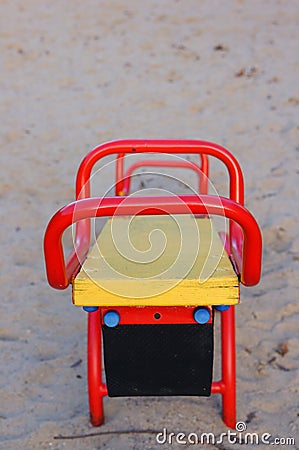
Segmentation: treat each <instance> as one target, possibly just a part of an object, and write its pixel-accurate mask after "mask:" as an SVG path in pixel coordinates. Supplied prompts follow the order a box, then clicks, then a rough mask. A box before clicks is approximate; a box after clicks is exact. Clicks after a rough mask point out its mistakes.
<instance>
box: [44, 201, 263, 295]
mask: <svg viewBox="0 0 299 450" xmlns="http://www.w3.org/2000/svg"><path fill="white" fill-rule="evenodd" d="M190 213H192V214H205V215H206V214H209V215H210V214H214V215H219V216H225V217H227V218H229V219H231V220H233V221H234V222H236V223H237V224H238V225H239V226H240V227H241V229H242V231H243V245H242V254H240V252H239V248H240V245H236V246H233V247H232V249H231V250H232V252H233V253H234V255H233V256H234V257H235V261H236V262H237V265H238V270H239V273H240V277H241V282H242V283H243V284H244V285H246V286H252V285H255V284H257V283H258V282H259V279H260V274H261V259H262V237H261V233H260V230H259V227H258V224H257V222H256V221H255V219H254V217H253V216H252V214H251V213H250V212H249V211H248V210H246V209H245V208H244V207H243V206H241V205H240V204H238V203H236V202H234V201H232V200H230V199H227V198H224V197H215V196H211V195H201V196H196V195H178V196H167V197H162V196H161V197H107V198H87V199H83V200H79V201H76V202H73V203H70V204H69V205H67V206H65V207H64V208H62V209H60V210H59V211H58V212H57V213H56V214H55V215H54V216H53V217H52V219H51V220H50V222H49V225H48V227H47V230H46V233H45V239H44V251H45V260H46V269H47V276H48V281H49V283H50V285H51V286H52V287H54V288H56V289H65V288H66V287H67V286H68V285H69V283H70V282H71V280H72V278H73V276H74V275H75V274H76V272H77V271H78V269H79V268H80V265H81V262H82V260H83V259H84V257H85V255H84V254H80V251H81V250H80V248H79V249H78V248H76V249H75V252H73V253H72V256H71V258H70V259H69V260H68V261H67V264H66V265H65V260H64V253H63V248H62V234H63V232H64V230H65V229H66V228H68V227H69V226H70V225H71V224H72V223H75V222H78V221H80V220H83V219H87V218H94V217H101V216H114V215H116V216H128V215H129V216H132V215H163V214H190ZM231 238H232V240H235V241H238V240H239V239H240V236H231ZM76 245H77V243H76ZM83 246H84V245H83ZM76 252H77V253H76ZM80 261H81V262H80Z"/></svg>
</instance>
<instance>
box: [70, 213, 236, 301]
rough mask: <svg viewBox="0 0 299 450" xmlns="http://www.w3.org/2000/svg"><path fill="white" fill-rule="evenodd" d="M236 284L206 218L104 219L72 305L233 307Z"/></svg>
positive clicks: (75, 286) (78, 279) (75, 284)
mask: <svg viewBox="0 0 299 450" xmlns="http://www.w3.org/2000/svg"><path fill="white" fill-rule="evenodd" d="M238 301H239V281H238V277H237V275H236V273H235V272H234V270H233V267H232V264H231V262H230V260H229V258H228V256H227V254H226V252H225V251H224V248H223V244H222V242H221V240H220V238H219V236H218V233H217V231H216V230H215V227H214V226H213V223H212V221H211V220H210V219H208V218H202V217H201V218H194V217H193V216H191V215H190V216H189V215H177V216H168V215H161V216H135V217H114V218H112V219H109V220H108V221H107V222H106V224H105V226H104V228H103V230H102V231H101V233H100V234H99V236H98V239H97V241H96V244H95V245H94V247H93V248H92V250H91V252H90V253H89V255H88V257H87V259H86V260H85V262H84V264H83V266H82V268H81V270H80V272H79V273H78V275H77V276H76V278H75V279H74V280H73V302H74V304H75V305H77V306H184V305H186V306H187V305H188V306H193V305H194V306H200V305H220V304H223V305H224V304H231V305H233V304H236V303H238Z"/></svg>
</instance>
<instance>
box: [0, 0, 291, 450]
mask: <svg viewBox="0 0 299 450" xmlns="http://www.w3.org/2000/svg"><path fill="white" fill-rule="evenodd" d="M298 7H299V4H298V2H297V1H291V2H284V1H279V0H273V1H271V2H264V1H262V0H252V1H249V0H247V1H226V2H221V1H216V0H215V1H210V0H209V1H208V0H204V1H201V2H198V1H195V0H189V1H185V2H184V1H171V0H165V1H163V2H161V1H157V0H156V1H148V2H139V1H136V0H132V1H129V2H123V1H113V2H109V1H98V2H97V1H92V0H87V1H86V2H81V1H78V0H74V1H72V2H66V1H45V2H38V1H37V0H27V1H26V2H23V1H20V0H15V1H13V2H9V1H7V0H2V1H1V4H0V8H1V14H0V36H1V52H0V67H1V78H0V83H1V85H0V86H1V87H0V89H1V102H0V112H1V191H0V208H1V214H2V223H1V254H2V258H1V316H0V345H1V361H0V377H1V378H0V380H1V381H0V408H1V411H0V447H1V448H3V449H5V450H6V449H13V450H18V449H20V450H25V449H38V450H41V449H49V448H52V449H72V450H73V449H82V448H84V449H99V448H106V449H154V448H160V447H161V448H163V447H164V448H182V447H184V445H179V444H173V445H168V446H166V444H165V445H164V446H163V445H159V444H158V443H157V442H156V434H155V431H152V432H150V431H149V432H148V433H143V434H142V433H138V432H131V433H128V434H120V433H119V431H121V430H139V431H142V430H143V431H144V430H145V431H146V430H156V432H159V431H162V430H163V428H167V430H168V431H169V432H171V431H172V432H175V433H178V432H184V433H190V432H195V433H202V432H212V433H215V435H216V436H219V435H220V434H221V433H222V432H226V431H227V427H226V426H225V425H224V424H223V422H222V421H221V417H220V398H219V397H218V396H217V395H215V396H212V397H211V398H210V399H203V398H200V399H196V398H189V399H188V398H180V397H178V398H167V399H165V398H139V399H107V401H106V402H105V410H106V423H105V425H104V426H103V427H102V428H101V429H97V430H95V429H93V428H92V427H91V426H90V425H89V423H88V401H87V382H86V314H85V313H84V312H83V311H81V310H80V309H77V308H76V307H74V306H72V304H71V292H70V290H67V291H56V290H54V289H52V288H50V287H49V286H48V284H47V280H46V276H45V270H44V261H43V250H42V242H43V234H44V230H45V227H46V225H47V223H48V220H49V219H50V217H51V216H52V215H53V214H54V212H55V211H56V210H57V209H58V208H59V207H61V206H62V205H64V204H66V203H68V202H71V201H72V200H73V199H74V177H75V173H76V170H77V168H78V165H79V163H80V161H81V159H82V158H83V156H84V155H85V154H86V153H87V151H89V150H90V149H92V148H93V147H94V146H96V145H98V144H100V143H102V142H105V141H108V140H111V139H120V138H148V139H151V138H192V139H205V140H211V141H214V142H217V143H219V144H222V145H224V146H226V147H227V148H229V149H230V150H231V151H232V152H233V153H234V155H235V156H236V157H237V158H238V160H239V161H240V163H241V166H242V169H243V172H244V176H245V182H246V206H247V207H248V208H249V209H250V210H251V211H252V212H253V214H254V215H255V217H256V219H257V220H258V222H259V224H260V226H261V228H262V231H263V237H264V263H263V276H262V281H261V283H260V284H259V285H258V286H256V287H253V288H242V290H241V305H239V306H238V307H237V308H236V309H237V367H238V376H237V385H238V420H240V421H244V422H246V423H247V431H248V432H252V433H258V434H259V436H261V435H262V434H263V433H269V434H271V435H272V438H274V437H282V438H288V437H293V438H297V444H296V445H297V447H296V445H293V446H292V445H291V446H284V447H283V448H298V446H299V436H298V428H297V427H298V409H297V401H298V376H299V345H298V344H299V336H298V319H299V303H298V287H299V278H298V266H299V230H298V174H299V164H298V163H299V146H298V142H299V140H298V137H299V126H298V106H299V92H298V75H299V61H298V54H299V48H298V42H299V31H298V20H299V13H298ZM212 169H213V173H214V175H215V183H216V184H217V182H216V181H217V179H218V186H219V190H221V189H222V187H223V186H225V183H224V180H226V175H225V170H224V169H223V168H222V166H221V165H220V166H218V165H217V164H215V165H214V166H213V167H212ZM110 177H111V175H109V174H107V175H106V176H103V177H102V178H101V180H100V182H99V189H98V191H97V194H98V195H102V194H103V193H104V192H105V190H106V189H107V187H109V183H111V178H110ZM213 180H214V178H213ZM146 183H148V185H150V183H151V180H150V179H145V184H146ZM70 242H71V240H70V239H69V241H68V243H67V244H68V245H69V244H70ZM94 432H109V433H110V432H111V433H110V434H109V433H108V434H104V435H96V436H89V437H82V436H86V435H90V434H92V433H94ZM61 436H65V438H63V437H61ZM76 436H77V437H76ZM80 436H81V437H80ZM66 437H69V438H72V439H67V438H66ZM185 447H187V445H185ZM190 447H193V446H192V445H190ZM194 447H195V448H196V446H194ZM199 447H200V448H209V449H210V448H211V449H213V448H215V449H216V448H222V449H223V448H225V449H235V448H240V447H241V444H240V443H237V444H232V443H228V442H227V441H224V443H222V444H217V445H216V444H215V445H212V444H211V445H208V444H204V445H202V446H199ZM276 447H277V446H276ZM242 448H244V446H242ZM262 448H263V446H262ZM277 448H279V446H278V447H277Z"/></svg>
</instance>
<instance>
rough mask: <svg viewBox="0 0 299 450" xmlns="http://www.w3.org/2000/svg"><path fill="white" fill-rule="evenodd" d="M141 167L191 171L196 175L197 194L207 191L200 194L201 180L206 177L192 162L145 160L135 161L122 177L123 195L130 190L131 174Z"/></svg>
mask: <svg viewBox="0 0 299 450" xmlns="http://www.w3.org/2000/svg"><path fill="white" fill-rule="evenodd" d="M141 167H173V168H181V169H191V170H193V171H194V172H196V173H197V175H198V179H199V182H198V192H199V193H200V194H207V191H205V192H202V190H201V187H202V185H203V184H204V183H203V180H202V178H203V177H206V175H203V173H202V169H201V167H200V166H198V165H197V164H195V163H194V162H192V161H188V160H183V159H181V160H161V161H160V160H157V159H147V160H144V161H136V162H135V163H134V164H132V165H131V166H130V167H129V168H128V170H127V172H126V174H125V176H124V182H123V195H128V194H129V192H130V188H131V178H132V174H133V172H135V170H137V169H140V168H141Z"/></svg>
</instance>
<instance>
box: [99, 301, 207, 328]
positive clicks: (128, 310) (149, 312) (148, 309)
mask: <svg viewBox="0 0 299 450" xmlns="http://www.w3.org/2000/svg"><path fill="white" fill-rule="evenodd" d="M204 308H206V309H208V310H209V312H210V319H209V320H208V321H207V322H206V323H212V322H213V317H212V316H213V315H212V307H211V306H205V307H204ZM111 310H116V311H117V312H118V313H119V315H120V322H119V325H138V324H141V323H142V324H144V325H145V324H147V325H149V324H160V325H161V324H179V323H180V324H183V323H189V324H190V323H193V324H194V323H197V322H196V320H195V319H194V317H193V315H194V311H195V310H196V307H194V306H143V307H139V308H136V307H135V306H117V307H115V308H114V307H111V306H109V307H108V306H107V307H106V306H105V307H101V324H102V325H103V323H104V315H105V313H106V312H107V311H111ZM156 314H158V315H159V317H158V318H156V317H155V315H156Z"/></svg>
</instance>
